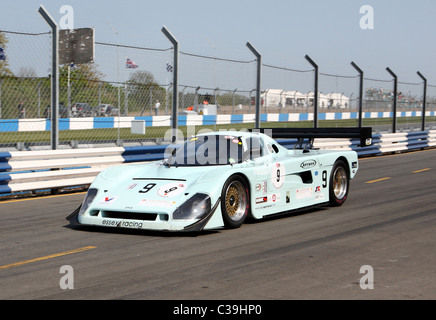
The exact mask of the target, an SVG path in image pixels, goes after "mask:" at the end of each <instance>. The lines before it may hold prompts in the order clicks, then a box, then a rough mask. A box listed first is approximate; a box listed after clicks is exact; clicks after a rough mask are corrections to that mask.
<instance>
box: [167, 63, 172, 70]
mask: <svg viewBox="0 0 436 320" xmlns="http://www.w3.org/2000/svg"><path fill="white" fill-rule="evenodd" d="M167 71H168V72H173V66H172V65H171V64H170V63H169V62H167Z"/></svg>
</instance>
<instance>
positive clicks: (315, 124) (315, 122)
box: [305, 54, 318, 128]
mask: <svg viewBox="0 0 436 320" xmlns="http://www.w3.org/2000/svg"><path fill="white" fill-rule="evenodd" d="M305 58H306V60H307V61H308V62H309V63H310V64H311V65H312V66H313V67H314V68H315V84H314V92H313V95H314V97H313V127H314V128H318V65H317V64H316V63H315V62H314V61H313V60H312V59H311V58H310V57H309V56H308V55H307V54H306V56H305Z"/></svg>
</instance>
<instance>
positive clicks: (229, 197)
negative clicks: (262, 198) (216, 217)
mask: <svg viewBox="0 0 436 320" xmlns="http://www.w3.org/2000/svg"><path fill="white" fill-rule="evenodd" d="M249 210H250V200H249V191H248V187H247V183H246V182H245V180H244V178H242V177H241V176H239V175H233V176H231V177H229V178H228V179H227V181H226V183H225V184H224V186H223V189H222V191H221V213H222V217H223V221H224V226H225V227H226V228H228V229H235V228H239V227H240V226H242V225H243V224H244V222H245V220H246V219H247V216H248V212H249Z"/></svg>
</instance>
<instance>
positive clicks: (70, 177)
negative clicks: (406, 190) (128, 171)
mask: <svg viewBox="0 0 436 320" xmlns="http://www.w3.org/2000/svg"><path fill="white" fill-rule="evenodd" d="M277 142H279V143H280V144H281V145H283V146H285V147H286V148H288V149H292V148H293V147H294V145H295V144H296V142H297V141H296V139H277ZM435 146H436V130H430V131H424V132H410V133H394V134H381V135H373V145H372V146H368V147H360V140H359V139H318V140H316V141H315V144H314V147H315V148H319V149H325V150H328V149H336V150H354V151H356V152H357V153H358V155H359V157H365V156H378V155H382V154H388V153H396V152H405V151H413V150H420V149H425V148H432V147H435ZM167 147H168V145H159V146H142V147H112V148H92V149H71V150H50V151H14V152H0V194H3V195H4V194H10V193H14V192H21V191H35V190H41V189H60V188H66V187H72V186H81V185H84V186H87V185H89V184H91V183H92V181H93V180H94V178H95V177H96V176H97V174H98V173H99V172H101V171H102V170H103V169H104V168H106V167H108V166H111V165H118V164H129V163H141V162H147V161H155V160H160V159H163V158H164V152H165V149H166V148H167Z"/></svg>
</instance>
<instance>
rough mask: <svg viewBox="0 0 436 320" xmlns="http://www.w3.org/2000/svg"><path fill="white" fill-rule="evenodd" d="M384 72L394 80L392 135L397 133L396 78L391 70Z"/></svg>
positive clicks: (387, 69)
mask: <svg viewBox="0 0 436 320" xmlns="http://www.w3.org/2000/svg"><path fill="white" fill-rule="evenodd" d="M386 71H387V72H389V74H390V75H391V76H392V77H393V78H394V110H393V115H392V117H393V118H392V133H396V132H397V91H398V77H397V75H396V74H395V73H393V72H392V70H391V69H389V68H386Z"/></svg>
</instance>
